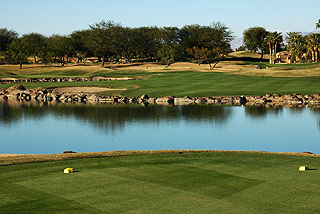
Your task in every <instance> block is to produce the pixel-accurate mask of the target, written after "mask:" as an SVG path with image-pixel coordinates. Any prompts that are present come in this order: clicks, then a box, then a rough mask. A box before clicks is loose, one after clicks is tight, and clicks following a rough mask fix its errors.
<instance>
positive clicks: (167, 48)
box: [158, 44, 181, 68]
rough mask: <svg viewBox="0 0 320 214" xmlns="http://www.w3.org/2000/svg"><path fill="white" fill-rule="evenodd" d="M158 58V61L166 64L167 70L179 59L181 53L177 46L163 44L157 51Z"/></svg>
mask: <svg viewBox="0 0 320 214" xmlns="http://www.w3.org/2000/svg"><path fill="white" fill-rule="evenodd" d="M158 57H159V59H160V61H161V62H162V63H164V64H166V68H168V67H169V66H170V65H171V64H173V63H174V62H175V61H176V60H177V59H179V58H180V57H181V51H180V47H179V45H178V44H164V45H162V47H161V49H160V50H159V51H158Z"/></svg>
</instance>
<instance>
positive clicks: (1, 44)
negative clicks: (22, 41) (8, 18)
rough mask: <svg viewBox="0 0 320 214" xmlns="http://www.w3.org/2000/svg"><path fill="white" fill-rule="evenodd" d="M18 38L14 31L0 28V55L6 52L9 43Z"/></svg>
mask: <svg viewBox="0 0 320 214" xmlns="http://www.w3.org/2000/svg"><path fill="white" fill-rule="evenodd" d="M17 38H18V34H17V33H16V32H15V31H12V30H8V29H7V28H0V54H1V53H4V52H5V51H7V50H8V47H9V45H10V43H11V42H12V41H13V40H15V39H17Z"/></svg>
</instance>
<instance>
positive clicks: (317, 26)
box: [316, 19, 320, 29]
mask: <svg viewBox="0 0 320 214" xmlns="http://www.w3.org/2000/svg"><path fill="white" fill-rule="evenodd" d="M318 28H320V19H319V20H318V22H317V23H316V29H318Z"/></svg>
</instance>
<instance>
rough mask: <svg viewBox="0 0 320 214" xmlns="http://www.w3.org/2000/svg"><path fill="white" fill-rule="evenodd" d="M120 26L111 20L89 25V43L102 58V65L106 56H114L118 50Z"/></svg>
mask: <svg viewBox="0 0 320 214" xmlns="http://www.w3.org/2000/svg"><path fill="white" fill-rule="evenodd" d="M121 28H122V26H121V25H120V24H117V23H114V22H112V21H101V22H99V23H96V24H94V25H90V30H91V32H90V36H89V38H90V39H89V44H90V46H91V47H92V49H93V50H94V52H95V54H97V55H98V56H99V57H101V58H102V62H101V66H102V67H103V66H104V64H105V61H106V60H107V59H108V58H111V57H114V56H115V55H116V54H117V52H118V45H119V32H120V30H121Z"/></svg>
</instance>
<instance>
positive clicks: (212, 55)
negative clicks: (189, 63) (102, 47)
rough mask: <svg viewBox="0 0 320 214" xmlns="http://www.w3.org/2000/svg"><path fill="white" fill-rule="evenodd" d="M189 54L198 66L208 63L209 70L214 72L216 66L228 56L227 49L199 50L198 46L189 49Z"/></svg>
mask: <svg viewBox="0 0 320 214" xmlns="http://www.w3.org/2000/svg"><path fill="white" fill-rule="evenodd" d="M187 52H188V54H189V56H191V57H192V58H194V59H195V60H196V61H197V62H198V64H199V65H200V64H201V63H204V62H206V63H207V64H209V69H210V70H212V69H214V68H215V67H216V65H217V64H218V63H219V62H220V61H221V60H222V59H223V57H225V56H226V55H227V54H228V50H227V49H221V48H213V49H208V48H199V47H197V46H195V47H193V48H188V49H187Z"/></svg>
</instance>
